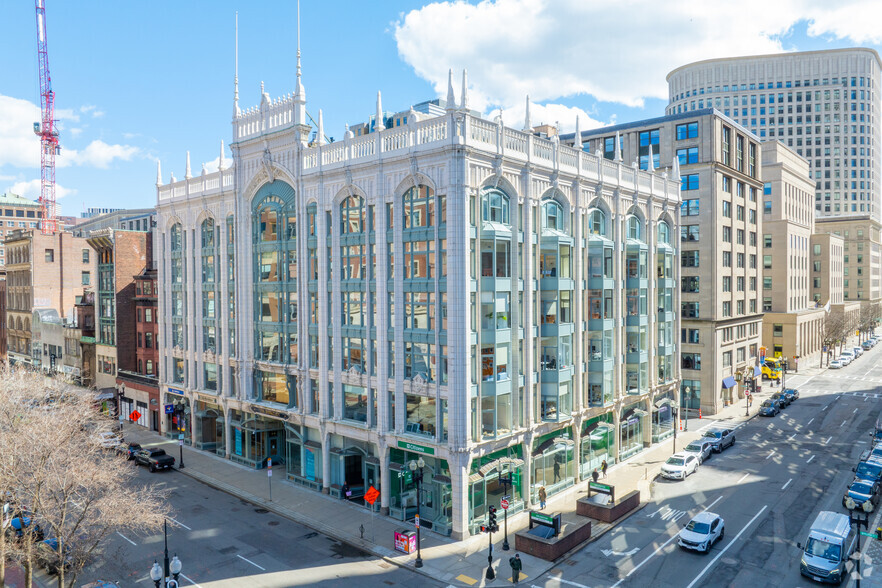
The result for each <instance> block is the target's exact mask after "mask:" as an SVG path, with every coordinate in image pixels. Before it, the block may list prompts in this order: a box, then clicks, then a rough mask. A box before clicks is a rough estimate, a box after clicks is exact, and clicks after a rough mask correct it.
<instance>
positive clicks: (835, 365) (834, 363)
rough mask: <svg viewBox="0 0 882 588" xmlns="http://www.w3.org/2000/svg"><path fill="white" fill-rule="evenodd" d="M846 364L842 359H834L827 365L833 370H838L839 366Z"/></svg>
mask: <svg viewBox="0 0 882 588" xmlns="http://www.w3.org/2000/svg"><path fill="white" fill-rule="evenodd" d="M846 365H848V364H845V363H843V362H842V360H840V359H834V360H833V361H831V362H830V363H829V365H827V367H828V368H830V369H831V370H838V369H839V368H842V367H845V366H846Z"/></svg>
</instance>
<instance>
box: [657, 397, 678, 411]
mask: <svg viewBox="0 0 882 588" xmlns="http://www.w3.org/2000/svg"><path fill="white" fill-rule="evenodd" d="M673 403H674V401H673V400H671V399H670V398H660V399H658V400H656V401H655V408H656V409H659V408H661V407H662V406H664V405H665V404H673Z"/></svg>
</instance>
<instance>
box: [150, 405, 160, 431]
mask: <svg viewBox="0 0 882 588" xmlns="http://www.w3.org/2000/svg"><path fill="white" fill-rule="evenodd" d="M150 417H151V419H150V430H151V431H158V430H159V411H158V410H151V411H150Z"/></svg>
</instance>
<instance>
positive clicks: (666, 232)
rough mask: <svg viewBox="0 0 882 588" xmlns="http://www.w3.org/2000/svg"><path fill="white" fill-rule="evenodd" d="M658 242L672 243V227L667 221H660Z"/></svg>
mask: <svg viewBox="0 0 882 588" xmlns="http://www.w3.org/2000/svg"><path fill="white" fill-rule="evenodd" d="M658 242H659V244H665V245H670V244H671V227H670V226H669V225H668V223H666V222H665V221H661V222H659V223H658Z"/></svg>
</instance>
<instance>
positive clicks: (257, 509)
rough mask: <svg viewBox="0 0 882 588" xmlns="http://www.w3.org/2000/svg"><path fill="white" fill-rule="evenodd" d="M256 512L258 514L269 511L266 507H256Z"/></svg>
mask: <svg viewBox="0 0 882 588" xmlns="http://www.w3.org/2000/svg"><path fill="white" fill-rule="evenodd" d="M254 512H256V513H257V514H266V513H268V512H269V511H268V510H267V509H265V508H255V509H254Z"/></svg>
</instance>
